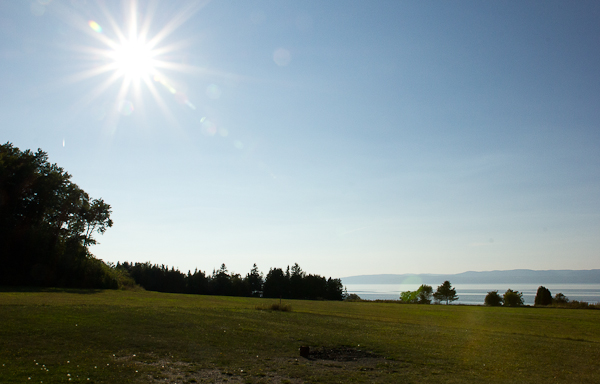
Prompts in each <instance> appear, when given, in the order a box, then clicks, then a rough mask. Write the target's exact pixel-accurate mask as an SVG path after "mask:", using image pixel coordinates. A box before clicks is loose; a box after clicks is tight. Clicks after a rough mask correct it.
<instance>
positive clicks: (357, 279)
mask: <svg viewBox="0 0 600 384" xmlns="http://www.w3.org/2000/svg"><path fill="white" fill-rule="evenodd" d="M445 280H449V281H450V282H451V283H453V284H490V283H492V284H600V269H587V270H569V269H562V270H545V271H538V270H532V269H512V270H507V271H485V272H476V271H468V272H462V273H456V274H427V273H425V274H381V275H358V276H348V277H343V278H342V283H343V284H412V283H422V284H441V283H442V282H444V281H445Z"/></svg>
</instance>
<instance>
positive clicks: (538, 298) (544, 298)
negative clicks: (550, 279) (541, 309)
mask: <svg viewBox="0 0 600 384" xmlns="http://www.w3.org/2000/svg"><path fill="white" fill-rule="evenodd" d="M534 304H535V305H551V304H552V294H551V293H550V290H549V289H548V288H546V287H543V286H540V287H539V288H538V290H537V293H536V294H535V300H534Z"/></svg>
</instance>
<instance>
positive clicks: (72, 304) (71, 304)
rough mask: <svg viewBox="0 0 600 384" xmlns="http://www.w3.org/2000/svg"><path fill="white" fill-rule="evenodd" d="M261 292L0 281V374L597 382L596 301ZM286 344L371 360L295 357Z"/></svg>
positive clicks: (103, 378)
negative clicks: (360, 353)
mask: <svg viewBox="0 0 600 384" xmlns="http://www.w3.org/2000/svg"><path fill="white" fill-rule="evenodd" d="M271 302H272V300H265V299H251V298H233V297H211V296H193V295H176V294H162V293H154V292H127V291H67V292H58V291H54V292H53V291H45V292H0V342H1V344H0V348H1V350H0V364H1V365H0V382H1V383H23V382H38V383H39V382H41V381H43V382H45V383H55V382H56V383H59V382H96V383H100V382H104V383H116V382H119V383H127V382H152V377H154V378H157V381H156V382H158V379H162V380H163V381H161V382H202V381H203V380H206V382H223V381H224V380H228V381H229V382H248V383H254V382H294V383H295V382H352V381H355V382H365V383H370V382H381V383H389V382H415V383H416V382H424V383H427V382H432V383H433V382H435V383H462V382H473V383H476V382H477V383H480V382H492V383H493V382H497V383H506V382H520V383H546V382H565V383H567V382H568V383H573V382H578V383H586V382H589V383H597V382H600V363H599V362H600V311H592V310H565V309H550V308H549V309H545V308H542V309H538V308H487V307H471V306H441V305H436V306H434V305H430V306H421V305H398V304H385V303H361V302H357V303H346V302H309V301H286V302H287V303H291V305H292V307H293V312H270V311H259V310H256V309H255V307H256V306H257V305H262V304H265V303H271ZM300 345H310V346H311V347H317V346H325V347H338V346H353V347H355V348H357V349H366V350H368V351H372V352H374V353H376V354H378V355H380V356H381V358H379V359H364V360H358V361H355V362H336V361H319V360H306V359H303V358H300V357H299V355H298V347H299V346H300ZM134 355H135V356H134ZM163 366H164V368H163ZM69 375H70V376H69ZM211 375H212V376H211ZM28 378H31V379H30V380H29V379H28ZM88 378H89V380H88ZM69 379H71V380H70V381H69Z"/></svg>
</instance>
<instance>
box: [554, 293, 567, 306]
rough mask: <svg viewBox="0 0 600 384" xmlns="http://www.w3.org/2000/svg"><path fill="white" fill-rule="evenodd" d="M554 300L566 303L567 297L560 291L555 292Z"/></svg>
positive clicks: (558, 302) (557, 302)
mask: <svg viewBox="0 0 600 384" xmlns="http://www.w3.org/2000/svg"><path fill="white" fill-rule="evenodd" d="M554 302H555V303H556V304H567V303H568V302H569V298H568V297H567V296H565V295H563V294H562V293H557V294H556V296H554Z"/></svg>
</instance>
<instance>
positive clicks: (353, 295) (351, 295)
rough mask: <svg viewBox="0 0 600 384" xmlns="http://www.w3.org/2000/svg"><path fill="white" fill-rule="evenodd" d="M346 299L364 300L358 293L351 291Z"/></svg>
mask: <svg viewBox="0 0 600 384" xmlns="http://www.w3.org/2000/svg"><path fill="white" fill-rule="evenodd" d="M344 300H345V301H362V299H361V298H360V296H358V295H357V294H356V293H349V294H348V296H346V298H345V299H344Z"/></svg>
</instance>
